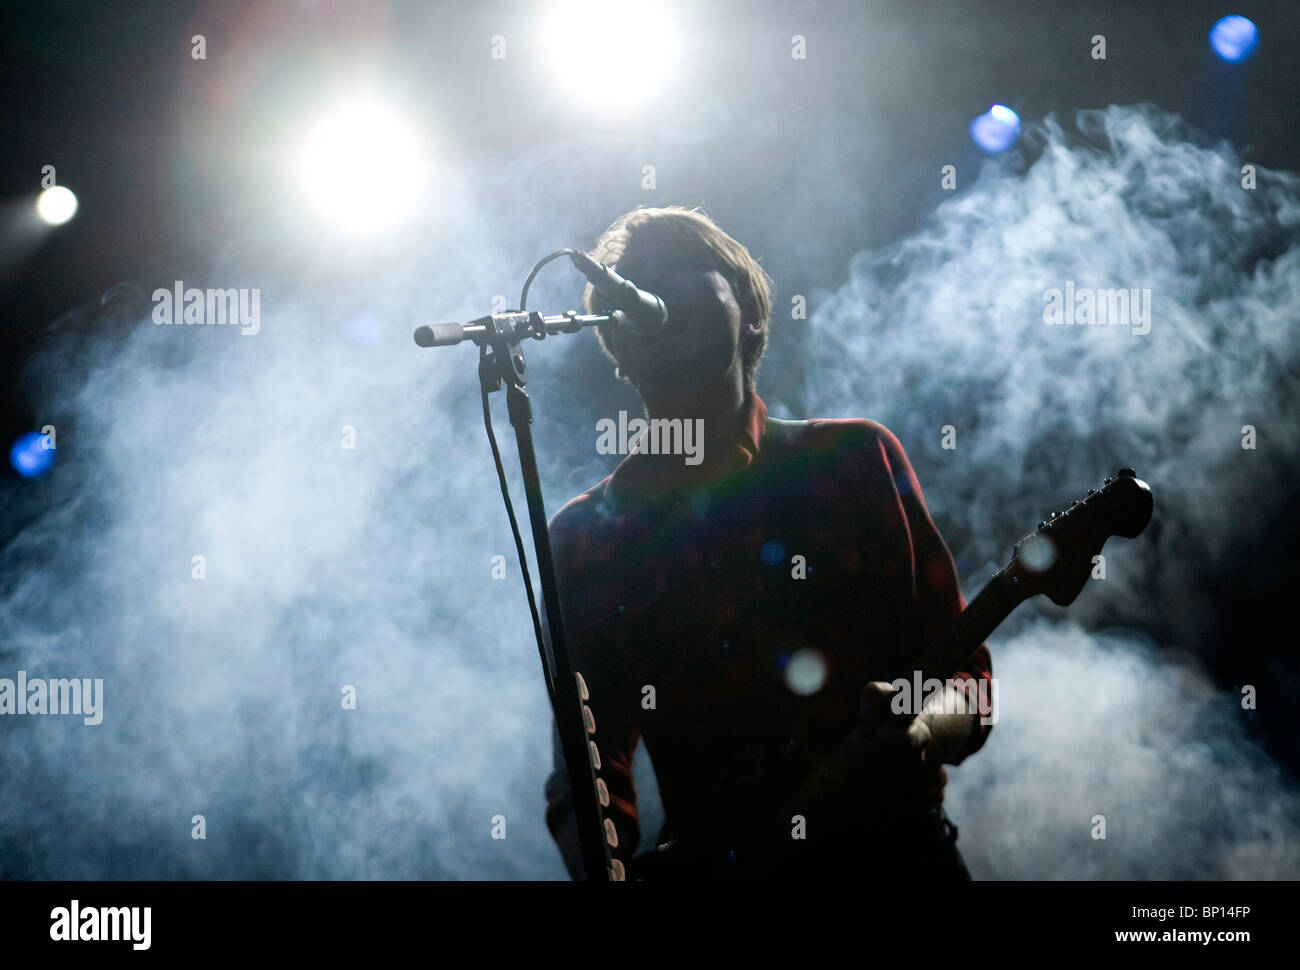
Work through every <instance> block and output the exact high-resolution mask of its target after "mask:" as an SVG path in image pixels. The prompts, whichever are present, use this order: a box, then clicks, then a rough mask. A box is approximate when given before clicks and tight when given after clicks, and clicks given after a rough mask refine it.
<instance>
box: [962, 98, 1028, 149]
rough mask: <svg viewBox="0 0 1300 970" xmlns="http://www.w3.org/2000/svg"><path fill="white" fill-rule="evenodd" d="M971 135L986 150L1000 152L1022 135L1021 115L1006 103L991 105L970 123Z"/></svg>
mask: <svg viewBox="0 0 1300 970" xmlns="http://www.w3.org/2000/svg"><path fill="white" fill-rule="evenodd" d="M970 136H971V138H973V139H975V144H977V145H979V146H980V148H982V149H984V150H985V151H986V152H991V153H992V154H994V155H997V154H1000V153H1001V152H1005V151H1006V150H1007V149H1008V148H1010V147H1011V146H1012V145H1014V144H1015V143H1016V139H1018V138H1019V137H1020V116H1019V115H1018V114H1016V113H1015V112H1014V111H1012V110H1011V109H1010V108H1008V107H1007V106H1006V105H1005V104H993V105H989V110H988V111H986V112H984V114H982V115H980V116H979V117H978V118H976V119H975V120H974V121H972V122H971V123H970Z"/></svg>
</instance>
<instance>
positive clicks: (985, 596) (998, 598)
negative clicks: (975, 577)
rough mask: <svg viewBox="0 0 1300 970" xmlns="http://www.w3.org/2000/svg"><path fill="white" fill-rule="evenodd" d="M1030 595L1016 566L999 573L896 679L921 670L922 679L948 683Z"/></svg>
mask: <svg viewBox="0 0 1300 970" xmlns="http://www.w3.org/2000/svg"><path fill="white" fill-rule="evenodd" d="M1030 595H1032V594H1031V593H1030V592H1029V591H1028V590H1026V589H1024V588H1023V584H1022V583H1021V582H1020V581H1019V576H1018V575H1017V573H1016V571H1015V569H1014V564H1012V565H1010V566H1006V567H1004V568H1003V569H1001V570H999V571H998V572H997V573H995V574H994V576H993V578H992V579H990V580H989V581H988V583H987V584H986V585H985V587H984V588H983V589H982V590H980V591H979V594H978V595H977V596H976V597H975V598H974V599H973V600H971V601H970V602H969V603H968V604H966V608H965V609H964V610H962V611H961V613H960V614H958V615H957V616H956V617H954V618H953V620H952V622H951V623H950V624H949V626H948V630H947V632H946V633H945V634H943V635H942V636H941V637H940V638H939V639H938V640H936V641H935V642H934V643H932V644H931V645H930V647H929V648H928V649H927V650H926V651H925V652H924V653H923V654H921V656H920V657H919V658H918V659H917V660H916V662H915V663H914V664H913V665H912V666H911V667H910V668H909V669H907V670H906V671H898V672H897V676H898V677H903V678H905V679H909V680H910V679H911V677H912V675H913V672H914V671H918V670H919V671H920V672H921V679H922V680H928V679H930V678H934V679H936V680H948V679H949V678H951V677H952V676H953V675H954V674H956V673H957V672H958V671H959V670H961V669H962V668H963V667H964V666H965V665H966V661H967V660H969V659H970V656H971V654H973V653H974V652H975V651H976V650H978V649H979V646H980V644H981V643H983V642H984V641H985V640H987V639H988V636H989V634H990V633H992V632H993V631H994V630H996V629H997V628H998V624H1000V623H1001V622H1002V621H1003V620H1005V619H1006V618H1007V617H1008V616H1010V615H1011V611H1012V610H1014V609H1015V608H1016V607H1017V606H1019V605H1020V604H1021V603H1023V602H1024V601H1025V600H1027V599H1028V598H1029V597H1030Z"/></svg>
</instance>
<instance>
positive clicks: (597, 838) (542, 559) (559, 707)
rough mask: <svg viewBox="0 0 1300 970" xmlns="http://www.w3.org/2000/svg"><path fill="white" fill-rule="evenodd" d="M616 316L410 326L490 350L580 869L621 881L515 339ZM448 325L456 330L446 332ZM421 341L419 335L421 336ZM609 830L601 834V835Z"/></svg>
mask: <svg viewBox="0 0 1300 970" xmlns="http://www.w3.org/2000/svg"><path fill="white" fill-rule="evenodd" d="M620 317H621V314H620V313H618V312H617V311H616V313H615V314H612V315H608V316H607V315H600V314H593V315H586V316H580V315H578V314H577V313H575V312H572V311H570V312H569V313H566V314H562V315H560V316H554V317H543V316H542V315H541V314H540V313H537V312H535V311H534V312H532V313H523V312H520V313H497V314H492V315H490V316H486V317H481V318H479V319H478V320H472V321H470V323H468V324H466V325H464V326H461V325H460V324H455V323H451V324H436V325H435V326H433V327H427V326H426V327H420V328H419V329H418V330H416V331H415V342H416V343H417V344H419V345H420V346H422V347H439V346H449V345H451V344H456V343H460V342H461V341H463V340H472V341H474V343H476V344H479V345H480V346H486V347H488V348H489V350H490V353H488V354H487V355H486V361H485V364H486V362H487V361H491V366H483V367H481V368H480V380H481V381H482V382H483V387H484V389H485V390H486V391H488V392H489V393H490V392H492V391H497V390H500V389H501V383H502V382H503V381H504V382H505V385H506V401H507V405H508V409H509V412H510V424H511V426H512V427H513V428H514V429H515V442H516V444H517V445H518V447H519V465H520V469H521V470H522V472H523V479H524V494H525V495H526V497H527V500H528V518H529V522H530V524H531V526H532V532H533V548H534V549H535V550H536V553H537V572H538V578H539V579H540V581H541V584H542V602H543V603H544V604H545V608H546V617H547V625H548V627H549V630H550V656H551V662H552V664H553V667H554V671H555V677H554V690H553V692H552V693H551V707H552V709H553V711H554V713H555V724H556V729H557V730H558V732H559V735H560V745H561V748H562V750H563V752H564V762H565V766H566V767H567V769H568V773H569V790H570V792H571V793H572V797H573V808H574V814H575V816H576V818H577V823H578V836H579V840H580V843H581V847H582V864H583V869H584V870H585V872H586V874H587V878H588V879H589V880H602V881H603V880H606V879H609V880H614V881H622V880H623V879H624V878H625V873H624V869H623V865H622V863H621V862H619V861H618V860H614V859H612V858H611V856H610V853H609V848H610V841H611V837H612V839H613V840H614V841H615V842H616V841H617V832H616V830H615V829H614V826H613V823H612V822H610V821H606V820H603V819H602V817H601V811H600V799H599V797H598V795H597V793H596V766H595V758H598V757H599V754H598V753H597V754H595V755H594V756H593V750H594V748H595V744H594V742H589V741H588V738H587V726H586V725H587V722H586V716H585V710H584V706H583V703H582V701H583V698H582V697H581V695H580V693H579V688H578V679H577V677H576V676H575V672H574V670H573V664H572V662H571V660H570V658H569V648H568V640H567V639H566V637H565V632H564V617H563V614H562V613H561V610H560V597H559V592H558V590H557V587H556V583H555V562H554V559H553V558H552V555H551V537H550V531H549V530H548V529H547V522H546V503H545V501H544V500H543V498H542V484H541V476H540V474H539V472H538V468H537V454H536V452H535V451H534V449H533V435H532V421H533V413H532V402H531V401H530V400H529V398H528V394H527V392H526V391H525V390H524V385H525V383H527V377H526V374H525V370H526V367H527V361H525V359H524V355H523V352H522V350H521V349H520V344H521V343H522V341H523V340H524V339H526V338H529V337H531V338H534V339H537V340H541V339H543V338H545V337H546V336H548V335H553V334H557V333H576V332H577V331H579V330H581V329H582V328H584V327H591V326H597V325H599V324H601V323H606V322H610V323H616V324H617V323H620V322H621V320H620ZM452 328H455V329H452ZM422 338H423V339H422ZM607 833H608V834H607Z"/></svg>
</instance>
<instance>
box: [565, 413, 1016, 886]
mask: <svg viewBox="0 0 1300 970" xmlns="http://www.w3.org/2000/svg"><path fill="white" fill-rule="evenodd" d="M691 472H692V469H691V468H690V467H689V466H687V465H686V464H685V462H684V459H683V457H682V456H671V455H649V454H643V453H641V452H639V451H637V450H636V449H635V448H634V449H633V451H632V453H631V454H629V455H628V457H627V458H626V459H624V460H623V461H622V462H621V463H620V464H619V465H618V467H617V468H616V469H615V470H614V472H613V474H611V475H610V476H608V477H607V478H605V479H604V480H603V481H601V482H600V483H599V484H597V485H596V486H595V487H593V488H591V489H590V490H588V491H587V492H584V493H583V494H582V495H579V496H578V497H577V498H575V499H573V500H572V501H570V502H569V503H568V504H567V505H565V506H564V507H563V508H561V509H560V510H559V512H557V513H556V514H555V516H554V517H553V518H552V520H551V523H550V536H551V544H552V548H553V551H554V556H555V566H556V574H557V583H558V585H559V591H560V602H561V608H562V609H563V611H564V620H565V629H566V631H567V635H568V643H569V649H570V652H571V655H572V657H573V663H574V667H575V669H577V670H578V671H579V672H580V673H581V674H582V675H583V677H584V679H585V680H586V683H587V686H588V690H589V692H590V695H591V699H590V701H589V702H588V703H589V706H590V707H591V709H592V714H593V716H594V718H595V724H596V733H595V735H594V736H593V740H594V741H595V742H596V745H597V748H598V750H599V753H600V759H601V767H600V772H599V774H600V777H601V778H603V779H604V781H605V783H606V785H607V786H608V788H609V794H610V804H609V806H608V807H607V808H606V809H605V815H606V817H608V818H611V819H612V820H613V821H614V824H615V827H616V829H617V832H618V840H619V844H618V846H617V847H616V848H614V849H613V850H612V852H613V854H614V855H615V856H616V857H617V858H620V859H623V860H625V861H626V860H627V859H629V858H631V857H632V855H634V854H635V851H636V848H637V845H638V842H639V839H640V828H639V825H638V821H637V795H636V790H635V787H634V785H633V781H632V755H633V752H634V751H635V749H636V746H637V742H638V740H639V739H644V741H645V746H646V750H647V752H648V753H649V755H650V758H651V761H652V763H653V765H654V769H655V776H656V778H657V779H658V782H659V793H660V798H661V800H662V802H663V808H664V814H665V817H666V823H665V828H664V830H663V831H662V832H661V833H660V837H659V841H660V842H663V841H666V840H668V839H671V838H673V837H674V834H675V833H680V832H682V831H686V830H687V829H688V828H689V827H690V826H691V824H692V821H693V819H694V817H695V814H696V813H697V812H698V811H699V810H700V808H701V805H702V804H703V803H704V801H705V799H706V797H707V795H708V793H709V792H710V790H711V788H712V785H713V781H714V779H715V777H716V776H717V773H718V772H719V770H720V769H721V768H722V766H723V765H724V764H725V763H726V762H727V761H728V760H729V757H730V756H731V754H733V753H734V752H735V751H737V750H739V749H740V748H741V747H743V746H747V745H753V744H758V745H760V746H763V747H764V748H770V749H773V750H775V749H778V748H780V749H783V750H787V751H794V752H796V753H797V760H796V761H792V762H790V763H797V764H800V765H803V766H804V768H801V769H799V771H800V772H803V773H804V774H806V770H805V769H809V768H811V766H812V765H814V764H815V763H816V762H817V761H818V760H819V759H820V758H821V757H824V756H825V754H826V753H828V752H829V751H830V750H831V749H833V748H834V747H835V746H836V744H838V743H839V742H840V741H842V740H843V739H844V736H845V735H846V734H847V733H848V732H849V730H850V729H851V728H852V727H853V726H854V724H855V723H856V718H857V714H858V707H859V696H860V694H861V691H862V687H863V685H864V684H866V683H867V682H868V681H870V680H887V679H890V678H891V677H894V676H898V674H899V671H901V670H910V669H911V668H910V666H908V662H909V661H910V660H911V659H912V658H914V657H915V656H917V655H918V654H919V653H920V651H921V650H923V649H924V648H925V647H927V646H928V645H929V644H930V643H931V641H933V640H934V639H935V638H937V637H938V636H939V634H940V633H941V632H943V628H944V626H945V623H946V621H947V620H948V619H949V618H951V617H953V616H955V615H956V614H957V613H959V612H960V611H961V609H962V608H963V607H964V606H965V601H964V599H963V597H962V595H961V590H960V588H959V586H958V582H957V571H956V568H955V565H954V563H953V558H952V555H951V553H950V552H949V551H948V547H947V546H946V545H945V543H944V541H943V539H942V537H941V536H940V535H939V532H938V530H937V529H936V528H935V526H934V523H933V522H932V521H931V519H930V515H929V512H928V511H927V510H926V507H925V501H924V499H923V497H922V494H921V487H920V485H919V484H918V482H917V480H916V475H915V473H914V472H913V471H912V467H911V464H910V463H909V462H908V460H907V457H906V455H905V454H904V453H903V448H902V446H901V445H900V444H899V443H898V440H897V439H896V438H895V437H894V435H893V434H892V433H890V431H889V430H888V429H886V428H885V427H884V426H882V425H880V424H878V423H876V422H874V421H870V420H866V419H841V420H830V419H814V420H811V421H808V422H781V421H775V420H772V419H769V418H768V416H767V408H766V407H765V406H764V404H763V402H762V400H761V399H759V398H758V396H757V395H755V394H751V395H749V397H748V399H747V401H746V406H745V412H744V415H743V422H742V431H741V432H740V433H739V434H738V435H737V439H736V443H735V449H734V454H733V456H732V463H731V470H730V471H729V472H728V473H727V474H726V476H725V477H723V478H722V479H720V480H718V481H715V482H714V483H713V484H712V485H710V486H709V489H708V491H707V492H706V493H704V494H702V495H696V496H695V500H694V502H693V501H692V492H691V489H692V477H691ZM696 480H697V481H698V476H696ZM801 563H802V567H801V565H800V564H801ZM801 573H802V578H799V576H800V574H801ZM819 670H820V673H819ZM991 677H992V663H991V660H990V657H989V652H988V648H987V646H985V645H981V646H980V648H979V650H978V651H977V652H976V653H975V654H974V655H973V656H972V658H971V660H970V661H969V662H968V663H967V666H966V669H965V670H964V671H962V672H960V673H959V674H957V675H956V678H954V679H966V678H972V679H975V680H980V679H985V680H987V679H990V678H991ZM792 685H793V686H792ZM985 686H987V685H985ZM795 688H797V690H796V689H795ZM990 696H991V695H990ZM552 721H553V719H552ZM990 729H991V726H990V725H981V726H980V729H979V733H978V736H977V737H976V738H975V740H974V742H973V745H972V748H971V751H975V750H978V749H979V748H980V747H982V746H983V744H984V741H985V739H986V738H987V736H988V733H989V730H990ZM553 735H554V731H553ZM555 740H556V742H557V743H556V745H555V771H554V772H553V773H552V774H551V775H550V777H549V778H548V779H547V782H546V787H545V794H546V799H547V806H546V820H547V825H548V827H549V828H550V830H551V832H552V834H553V836H554V837H555V838H556V840H557V842H559V843H560V845H561V849H562V851H563V852H564V854H565V857H566V861H569V865H570V869H571V871H573V862H572V861H571V859H572V857H573V855H574V854H576V849H573V847H572V840H573V837H574V834H573V828H572V826H573V822H572V802H571V799H570V798H569V789H568V777H567V775H566V774H565V772H564V760H563V755H562V754H561V753H560V750H559V745H558V736H555ZM792 742H793V743H792ZM935 778H936V783H935V785H934V787H933V788H932V789H931V795H930V798H929V799H928V801H929V802H930V803H931V804H937V803H938V802H939V801H940V800H941V799H942V789H943V785H944V784H945V782H946V780H947V775H946V772H944V771H943V770H942V769H940V771H939V772H938V773H937V775H936V776H935ZM786 794H789V792H786Z"/></svg>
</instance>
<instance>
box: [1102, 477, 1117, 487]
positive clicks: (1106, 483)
mask: <svg viewBox="0 0 1300 970" xmlns="http://www.w3.org/2000/svg"><path fill="white" fill-rule="evenodd" d="M1114 480H1115V479H1113V478H1108V479H1106V480H1105V481H1104V482H1102V484H1103V485H1109V484H1110V483H1111V482H1113V481H1114Z"/></svg>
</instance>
